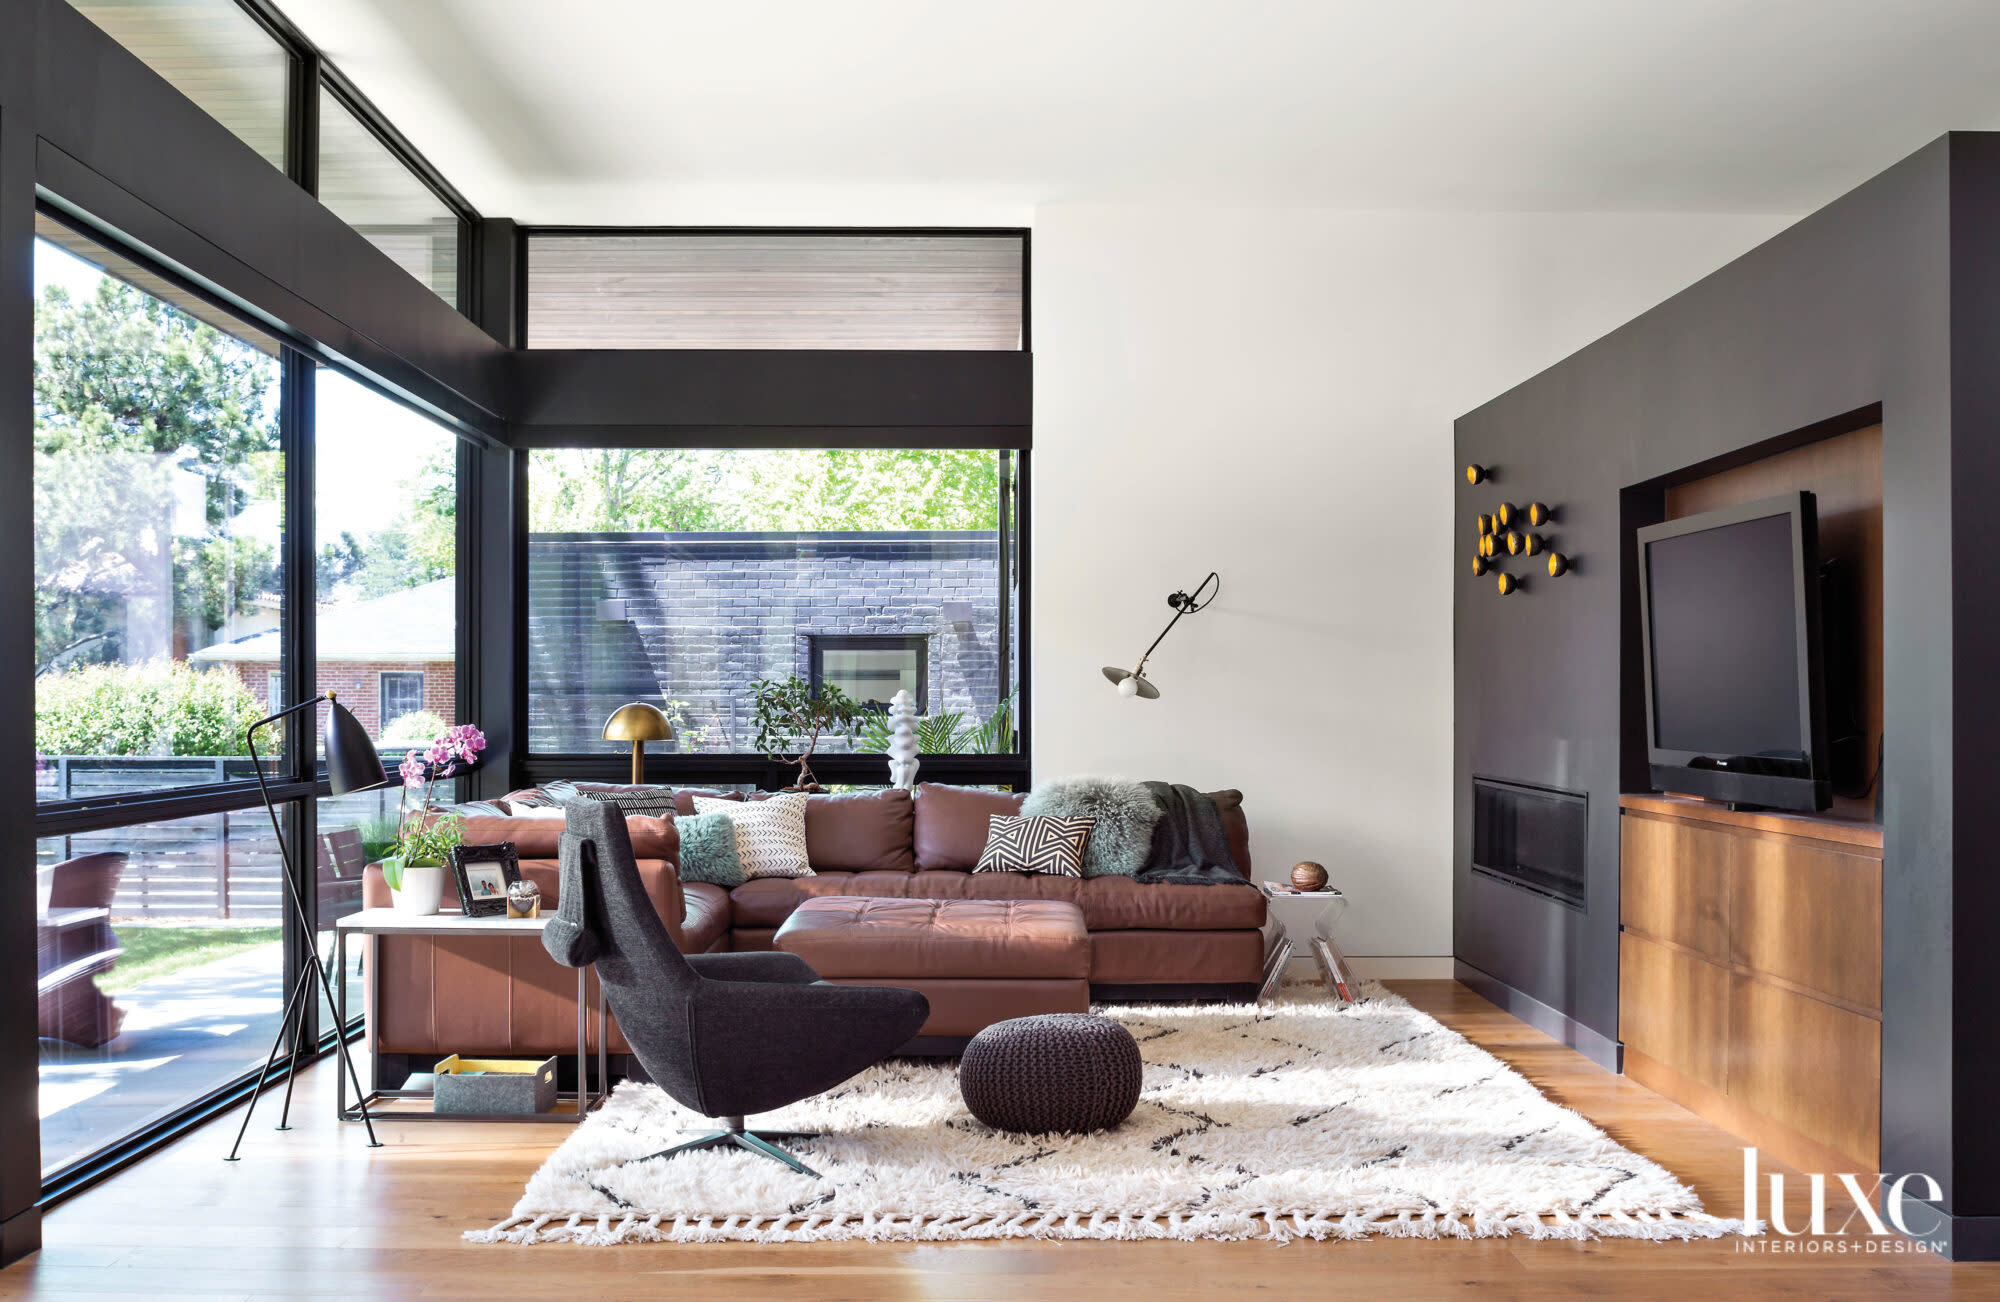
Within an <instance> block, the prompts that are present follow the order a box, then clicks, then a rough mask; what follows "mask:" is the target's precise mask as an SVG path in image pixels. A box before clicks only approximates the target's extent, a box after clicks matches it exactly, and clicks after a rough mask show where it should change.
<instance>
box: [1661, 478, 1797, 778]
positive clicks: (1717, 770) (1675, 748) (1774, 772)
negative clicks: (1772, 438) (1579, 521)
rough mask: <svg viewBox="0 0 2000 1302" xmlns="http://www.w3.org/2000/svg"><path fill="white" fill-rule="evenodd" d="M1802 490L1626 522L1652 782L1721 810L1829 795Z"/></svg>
mask: <svg viewBox="0 0 2000 1302" xmlns="http://www.w3.org/2000/svg"><path fill="white" fill-rule="evenodd" d="M1818 534H1819V528H1818V518H1817V513H1816V510H1815V506H1814V498H1813V495H1812V494H1811V493H1808V492H1795V493H1787V494H1785V495H1783V496H1780V497H1772V498H1766V499H1764V500H1762V501H1757V502H1748V503H1745V504H1743V505H1741V506H1732V507H1727V508H1724V509H1722V510H1718V511H1709V512H1705V513H1703V514H1701V515H1694V516H1688V517H1685V518H1683V519H1678V520H1670V521H1668V522H1667V523H1665V524H1657V525H1651V526H1648V527H1646V528H1643V529H1640V530H1639V531H1638V546H1639V609H1640V617H1641V620H1642V637H1641V645H1642V647H1643V649H1644V658H1645V684H1646V741H1647V748H1648V752H1649V763H1650V766H1651V770H1652V783H1653V786H1654V787H1655V788H1657V789H1659V790H1662V791H1677V792H1681V793H1683V794H1686V795H1691V796H1701V797H1704V798H1706V799H1709V800H1717V801H1723V802H1726V803H1727V804H1729V805H1730V807H1731V808H1737V809H1744V808H1762V809H1786V810H1797V811H1802V812H1817V811H1819V810H1823V809H1826V808H1828V807H1829V806H1830V805H1831V804H1832V803H1833V783H1832V775H1831V773H1830V771H1829V768H1828V760H1827V727H1826V700H1825V688H1824V685H1823V674H1822V668H1821V665H1822V660H1821V656H1822V649H1821V648H1822V637H1821V623H1820V567H1819V537H1818Z"/></svg>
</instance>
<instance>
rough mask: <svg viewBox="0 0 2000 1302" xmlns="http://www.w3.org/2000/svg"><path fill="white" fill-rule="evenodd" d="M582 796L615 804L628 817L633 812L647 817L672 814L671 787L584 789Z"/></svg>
mask: <svg viewBox="0 0 2000 1302" xmlns="http://www.w3.org/2000/svg"><path fill="white" fill-rule="evenodd" d="M583 798H584V799H585V800H595V801H597V802H598V803H599V804H604V805H616V806H618V807H619V808H620V809H622V810H624V811H625V814H626V817H628V818H629V817H631V816H632V815H633V814H643V815H645V816H646V817H647V818H672V817H673V816H674V789H673V788H672V787H655V788H654V789H652V790H650V791H586V792H584V793H583Z"/></svg>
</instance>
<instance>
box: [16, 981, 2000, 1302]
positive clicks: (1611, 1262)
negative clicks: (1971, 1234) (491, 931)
mask: <svg viewBox="0 0 2000 1302" xmlns="http://www.w3.org/2000/svg"><path fill="white" fill-rule="evenodd" d="M1390 984H1391V985H1392V986H1393V987H1394V988H1395V989H1396V990H1398V991H1399V992H1401V993H1402V994H1403V995H1404V996H1405V997H1407V998H1408V999H1410V1000H1411V1002H1413V1003H1415V1004H1417V1005H1418V1006H1419V1007H1422V1008H1424V1009H1426V1010H1427V1011H1429V1012H1431V1013H1432V1014H1433V1015H1435V1016H1436V1017H1438V1018H1439V1019H1440V1020H1441V1021H1443V1022H1445V1023H1446V1024H1447V1025H1449V1026H1451V1027H1454V1028H1455V1029H1457V1030H1459V1031H1460V1032H1462V1033H1464V1034H1465V1035H1467V1036H1469V1037H1470V1038H1471V1039H1473V1040H1475V1041H1476V1042H1478V1043H1479V1044H1481V1045H1483V1046H1484V1047H1485V1048H1486V1049H1488V1050H1489V1051H1491V1052H1493V1053H1495V1054H1497V1055H1498V1056H1500V1057H1501V1058H1503V1059H1505V1060H1506V1061H1508V1062H1509V1063H1511V1064H1513V1065H1514V1066H1515V1067H1516V1068H1517V1069H1519V1070H1520V1071H1521V1072H1522V1073H1523V1074H1524V1075H1526V1076H1527V1077H1528V1078H1529V1079H1530V1080H1532V1081H1534V1082H1535V1084H1536V1085H1538V1086H1540V1087H1541V1088H1542V1089H1543V1090H1544V1091H1546V1092H1547V1093H1548V1094H1549V1095H1550V1097H1552V1098H1554V1099H1556V1100H1557V1101H1558V1102H1561V1103H1563V1104H1566V1105H1568V1106H1570V1107H1573V1108H1575V1109H1577V1110H1578V1111H1580V1112H1582V1113H1583V1114H1584V1115H1585V1116H1587V1117H1590V1118H1591V1119H1592V1120H1593V1121H1595V1122H1597V1124H1599V1125H1600V1126H1602V1127H1603V1128H1604V1129H1605V1130H1606V1131H1607V1132H1609V1133H1610V1134H1611V1135H1612V1137H1613V1138H1615V1139H1617V1140H1618V1141H1619V1142H1621V1143H1623V1144H1626V1145H1627V1146H1629V1147H1631V1148H1634V1149H1637V1150H1638V1151H1639V1152H1641V1153H1644V1154H1646V1155H1647V1156H1649V1157H1652V1158H1654V1159H1655V1160H1657V1161H1659V1162H1661V1163H1663V1164H1664V1165H1666V1166H1667V1167H1668V1169H1670V1170H1672V1171H1674V1172H1675V1173H1676V1174H1678V1175H1679V1176H1681V1177H1682V1178H1683V1179H1685V1180H1687V1181H1689V1182H1690V1183H1691V1184H1692V1185H1693V1186H1694V1187H1695V1189H1696V1190H1697V1191H1698V1192H1699V1193H1700V1195H1701V1197H1702V1199H1703V1201H1704V1203H1705V1204H1706V1205H1707V1206H1708V1208H1709V1209H1710V1210H1711V1211H1714V1212H1717V1213H1720V1214H1727V1215H1738V1214H1740V1212H1741V1200H1742V1154H1741V1150H1740V1148H1739V1147H1738V1145H1737V1142H1736V1141H1735V1140H1734V1139H1733V1138H1732V1137H1731V1136H1729V1135H1728V1134H1726V1133H1724V1132H1723V1131H1721V1130H1719V1129H1717V1128H1716V1127H1714V1126H1711V1125H1709V1124H1707V1123H1706V1122H1703V1121H1701V1120H1699V1119H1698V1118H1696V1117H1695V1116H1693V1115H1692V1114H1691V1113H1688V1112H1686V1111H1684V1110H1682V1109H1681V1108H1679V1107H1677V1106H1676V1105H1674V1104H1672V1103H1669V1102H1668V1101H1667V1100H1665V1099H1663V1098H1661V1097H1660V1096H1658V1095H1656V1094H1653V1093H1652V1092H1651V1091H1649V1090H1646V1089H1645V1088H1643V1087H1641V1086H1638V1085H1635V1084H1633V1083H1631V1082H1630V1081H1627V1080H1624V1079H1622V1078H1620V1077H1618V1076H1614V1075H1611V1074H1610V1073H1608V1072H1605V1071H1603V1070H1601V1069H1600V1068H1598V1067H1596V1066H1595V1065H1593V1064H1592V1063H1590V1062H1589V1061H1588V1060H1586V1059H1584V1058H1583V1057H1581V1056H1580V1055H1578V1054H1576V1053H1574V1052H1572V1051H1570V1050H1568V1049H1565V1048H1563V1047H1562V1046H1561V1045H1559V1044H1557V1043H1556V1042H1555V1041H1553V1040H1551V1039H1549V1038H1548V1037H1546V1036H1544V1035H1542V1034H1540V1033H1539V1032H1537V1031H1534V1030H1532V1029H1530V1028H1529V1027H1527V1026H1525V1025H1523V1024H1522V1023H1521V1022H1519V1021H1517V1020H1515V1019H1514V1018H1512V1017H1509V1016H1508V1015H1506V1014H1505V1013H1502V1012H1501V1011H1500V1010H1499V1009H1497V1008H1495V1007H1494V1006H1493V1005H1491V1004H1489V1003H1487V1002H1486V1001H1485V1000H1483V999H1480V998H1479V997H1478V996H1476V995H1474V994H1472V993H1471V992H1470V991H1468V990H1466V989H1465V988H1464V987H1462V986H1460V985H1458V984H1456V983H1455V982H1450V981H1400V982H1391V983H1390ZM332 1085H333V1079H332V1073H331V1071H330V1070H329V1068H328V1067H327V1066H326V1065H324V1064H322V1065H321V1066H319V1067H316V1068H315V1069H313V1070H312V1071H311V1072H309V1073H308V1074H307V1076H306V1077H305V1078H303V1080H302V1082H301V1085H300V1089H301V1104H300V1107H299V1108H298V1109H295V1111H294V1119H295V1121H297V1122H298V1123H299V1124H298V1128H297V1129H295V1130H293V1131H292V1132H290V1133H289V1134H282V1135H281V1134H275V1133H273V1132H272V1131H271V1129H270V1128H269V1126H268V1125H267V1124H266V1122H265V1120H264V1115H265V1114H264V1112H263V1111H262V1110H261V1109H260V1112H259V1117H258V1120H257V1121H256V1122H255V1123H254V1124H253V1126H252V1129H251V1131H250V1137H249V1140H248V1141H247V1145H246V1147H247V1157H246V1159H245V1160H244V1161H242V1162H240V1163H236V1164H234V1165H225V1164H224V1163H223V1162H222V1160H221V1158H222V1154H223V1153H224V1152H225V1151H227V1149H228V1145H229V1139H230V1136H231V1135H232V1134H233V1133H234V1128H235V1121H234V1120H233V1119H231V1120H227V1121H224V1122H221V1123H218V1124H214V1125H211V1126H209V1127H208V1128H207V1129H205V1130H203V1131H200V1132H197V1133H195V1134H194V1135H192V1136H190V1137H189V1138H187V1139H185V1140H183V1141H181V1142H180V1143H179V1144H177V1145H175V1146H174V1147H173V1148H171V1149H169V1150H168V1151H166V1152H163V1153H160V1154H158V1155H156V1156H154V1157H152V1158H150V1159H148V1160H147V1161H145V1162H142V1163H140V1164H139V1165H137V1166H135V1167H133V1168H132V1169H131V1170H129V1171H126V1172H124V1173H123V1174H121V1175H118V1176H117V1177H115V1178H113V1179H111V1180H110V1181H107V1182H106V1183H104V1184H102V1185H99V1186H98V1187H97V1188H95V1189H93V1190H91V1191H90V1192H88V1193H86V1194H83V1195H81V1196H79V1197H77V1198H73V1199H71V1200H70V1201H69V1202H67V1203H65V1204H64V1205H62V1206H61V1207H59V1208H57V1209H56V1210H55V1211H53V1212H52V1213H50V1215H49V1217H48V1219H47V1222H46V1226H45V1237H46V1241H47V1246H46V1247H45V1248H44V1250H43V1251H42V1252H41V1253H40V1254H39V1255H38V1256H36V1257H33V1258H30V1259H29V1260H27V1261H25V1262H21V1263H17V1264H16V1265H15V1266H14V1267H12V1268H11V1269H9V1270H7V1271H5V1272H0V1297H21V1296H30V1295H48V1296H61V1297H64V1298H76V1297H88V1296H100V1297H105V1298H118V1299H121V1302H132V1299H136V1298H146V1297H161V1296H176V1295H178V1296H206V1297H271V1296H286V1295H294V1296H325V1295H339V1296H346V1297H403V1298H418V1297H422V1298H433V1297H435V1298H458V1297H462V1298H516V1297H523V1298H525V1297H563V1298H578V1299H596V1298H624V1297H641V1296H673V1297H689V1298H740V1299H752V1298H755V1299H764V1298H783V1299H786V1302H847V1300H852V1302H878V1300H881V1299H943V1298H969V1299H995V1300H1004V1302H1027V1300H1029V1299H1054V1300H1057V1302H1071V1300H1074V1302H1127V1300H1128V1299H1129V1300H1131V1302H1181V1300H1182V1299H1186V1300H1187V1302H1211V1300H1212V1299H1218V1298H1230V1299H1234V1298H1240V1297H1270V1298H1294V1297H1297V1298H1307V1297H1314V1298H1317V1297H1352V1298H1365V1299H1370V1300H1371V1302H1376V1300H1379V1302H1391V1300H1394V1299H1415V1298H1438V1297H1444V1296H1461V1297H1463V1296H1472V1297H1479V1298H1521V1299H1530V1298H1549V1297H1616V1298H1655V1297H1656V1298H1672V1299H1675V1300H1676V1302H1727V1300H1729V1299H1759V1300H1762V1299H1802V1300H1804V1299H1810V1300H1811V1302H1825V1300H1827V1299H1850V1298H1887V1297H1895V1298H1898V1299H1919V1298H1942V1297H1953V1298H1961V1297H1962V1298H1975V1297H1976V1298H1997V1299H2000V1265H1993V1266H1985V1265H1960V1266H1954V1265H1951V1264H1950V1263H1948V1262H1944V1261H1941V1260H1938V1259H1935V1258H1930V1257H1924V1256H1915V1255H1886V1254H1873V1255H1862V1254H1849V1255H1843V1256H1832V1255H1825V1254H1814V1255H1810V1256H1809V1255H1807V1254H1806V1253H1804V1252H1802V1251H1801V1252H1795V1253H1791V1254H1785V1255H1763V1254H1752V1253H1746V1252H1744V1251H1742V1250H1741V1245H1742V1244H1743V1242H1744V1241H1742V1240H1726V1241H1720V1242H1717V1241H1710V1242H1696V1243H1645V1242H1632V1241H1623V1242H1596V1243H1583V1244H1578V1243H1564V1242H1549V1241H1545V1242H1534V1241H1530V1240H1526V1239H1520V1238H1507V1239H1486V1240H1472V1241H1461V1240H1394V1239H1370V1240H1367V1241H1365V1242H1356V1243H1345V1242H1334V1243H1311V1242H1300V1243H1293V1244H1290V1245H1287V1246H1284V1247H1278V1246H1274V1245H1272V1244H1270V1243H1267V1242H1252V1243H1210V1242H1199V1243H1177V1242H1176V1243H1159V1242H1155V1243H1099V1242H1087V1243H1084V1242H1077V1243H1033V1242H1030V1243H967V1244H937V1245H920V1244H884V1245H877V1244H860V1243H838V1244H822V1245H789V1244H787V1245H754V1244H740V1245H690V1246H668V1245H661V1244H652V1245H633V1246H630V1247H622V1248H573V1247H568V1246H566V1245H559V1244H547V1245H540V1246H536V1247H532V1248H521V1247H513V1246H501V1247H481V1246H476V1245H470V1244H466V1243H464V1242H462V1241H461V1240H460V1239H459V1237H458V1236H459V1232H460V1231H461V1230H464V1229H468V1228H473V1227H483V1226H486V1225H488V1224H490V1223H492V1222H493V1221H495V1220H497V1219H499V1218H500V1217H501V1216H502V1215H504V1214H505V1213H506V1211H507V1209H508V1208H510V1207H511V1206H512V1205H513V1202H514V1200H515V1199H516V1198H517V1197H518V1196H519V1194H520V1191H521V1187H522V1185H523V1183H524V1182H525V1181H526V1179H527V1177H528V1175H529V1173H530V1172H531V1171H533V1170H534V1169H535V1167H536V1166H537V1165H538V1164H539V1163H540V1162H541V1160H542V1158H543V1157H544V1156H545V1155H546V1154H547V1152H548V1151H549V1149H550V1148H552V1147H553V1146H554V1145H555V1144H556V1143H557V1142H559V1140H560V1138H561V1134H562V1132H561V1131H560V1130H559V1129H558V1128H556V1127H540V1126H503V1125H493V1124H485V1125H481V1124H477V1123H467V1124H464V1125H446V1124H437V1125H430V1124H425V1125H402V1126H394V1125H391V1126H386V1127H384V1128H383V1135H384V1139H385V1141H386V1142H387V1144H388V1147H386V1148H383V1149H380V1150H377V1151H375V1152H372V1153H371V1152H370V1151H369V1150H368V1149H367V1148H366V1147H365V1146H364V1144H365V1140H364V1136H363V1135H362V1133H361V1129H360V1127H358V1126H340V1125H337V1124H336V1123H334V1122H333V1121H332V1119H331V1114H332V1111H333V1108H332V1097H331V1095H332ZM263 1107H264V1108H269V1109H271V1112H270V1121H271V1122H272V1123H275V1121H276V1100H275V1098H274V1099H270V1100H269V1101H267V1102H266V1103H265V1104H264V1105H263ZM1793 1183H1797V1182H1793ZM1793 1223H1798V1221H1797V1220H1796V1213H1795V1216H1794V1221H1793Z"/></svg>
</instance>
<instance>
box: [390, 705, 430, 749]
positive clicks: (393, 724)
mask: <svg viewBox="0 0 2000 1302" xmlns="http://www.w3.org/2000/svg"><path fill="white" fill-rule="evenodd" d="M444 729H445V722H444V720H443V719H441V718H439V717H438V716H437V715H435V714H433V713H431V712H430V711H429V710H411V711H410V712H409V713H408V714H399V715H397V716H396V717H395V718H393V719H391V720H390V721H389V726H388V727H386V728H384V729H382V744H383V745H385V746H428V745H430V744H431V739H432V738H433V737H435V736H437V735H438V734H439V733H441V732H443V731H444Z"/></svg>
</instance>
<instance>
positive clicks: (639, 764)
mask: <svg viewBox="0 0 2000 1302" xmlns="http://www.w3.org/2000/svg"><path fill="white" fill-rule="evenodd" d="M673 737H674V725H673V724H671V723H669V722H667V716H666V715H664V714H662V713H661V712H660V710H659V709H658V707H656V706H651V705H648V704H646V703H645V702H644V701H633V702H632V703H631V704H629V705H621V706H619V707H618V708H617V709H616V710H614V711H612V714H611V717H610V718H608V719H606V720H605V721H604V740H606V741H629V742H631V743H632V785H633V786H635V787H636V786H639V785H641V784H643V783H644V782H645V781H646V743H647V742H649V741H672V740H673Z"/></svg>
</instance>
